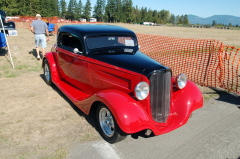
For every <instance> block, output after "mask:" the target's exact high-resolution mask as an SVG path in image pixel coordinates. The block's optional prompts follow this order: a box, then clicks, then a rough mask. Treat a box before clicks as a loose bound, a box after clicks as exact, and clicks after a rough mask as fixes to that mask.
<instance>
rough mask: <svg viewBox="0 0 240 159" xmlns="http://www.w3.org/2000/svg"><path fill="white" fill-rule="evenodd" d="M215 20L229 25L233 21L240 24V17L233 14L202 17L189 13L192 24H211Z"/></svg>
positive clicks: (233, 23) (234, 23)
mask: <svg viewBox="0 0 240 159" xmlns="http://www.w3.org/2000/svg"><path fill="white" fill-rule="evenodd" d="M213 20H215V21H216V23H222V24H225V25H228V24H229V23H232V25H237V24H238V25H240V17H236V16H232V15H214V16H211V17H208V18H201V17H198V16H196V15H191V14H189V15H188V21H189V22H190V23H191V24H204V25H205V24H210V25H212V22H213Z"/></svg>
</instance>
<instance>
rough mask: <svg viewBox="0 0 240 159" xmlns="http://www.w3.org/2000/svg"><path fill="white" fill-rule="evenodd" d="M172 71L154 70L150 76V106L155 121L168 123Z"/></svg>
mask: <svg viewBox="0 0 240 159" xmlns="http://www.w3.org/2000/svg"><path fill="white" fill-rule="evenodd" d="M171 76H172V74H171V71H168V70H163V71H162V70H159V71H154V72H153V73H152V74H151V75H150V77H149V80H150V107H151V114H152V118H153V120H154V121H156V122H159V123H166V121H167V119H168V116H169V114H170V100H171Z"/></svg>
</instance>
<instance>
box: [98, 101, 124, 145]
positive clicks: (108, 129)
mask: <svg viewBox="0 0 240 159" xmlns="http://www.w3.org/2000/svg"><path fill="white" fill-rule="evenodd" d="M97 125H98V128H99V133H100V135H101V136H102V137H103V138H104V139H105V140H106V141H107V142H109V143H116V142H119V141H121V140H124V139H125V138H126V137H127V134H125V133H124V132H122V130H121V129H120V128H119V127H118V125H117V123H116V121H115V119H114V117H113V115H112V113H111V112H110V111H109V109H108V108H107V107H106V106H105V105H104V104H100V105H99V107H98V109H97Z"/></svg>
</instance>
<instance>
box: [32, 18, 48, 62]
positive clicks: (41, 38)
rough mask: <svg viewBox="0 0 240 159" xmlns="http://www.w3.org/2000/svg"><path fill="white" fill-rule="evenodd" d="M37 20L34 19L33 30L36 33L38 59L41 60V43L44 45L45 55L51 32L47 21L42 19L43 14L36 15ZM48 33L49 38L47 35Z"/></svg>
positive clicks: (43, 52)
mask: <svg viewBox="0 0 240 159" xmlns="http://www.w3.org/2000/svg"><path fill="white" fill-rule="evenodd" d="M36 18H37V20H35V21H33V22H32V24H31V26H30V27H31V32H32V33H33V34H34V35H35V45H36V52H37V59H38V60H40V54H39V45H40V44H41V47H42V55H43V56H44V55H45V48H46V47H47V41H48V40H49V32H48V26H47V23H46V22H44V21H42V20H41V19H42V18H41V15H40V14H37V15H36ZM45 35H47V40H46V36H45Z"/></svg>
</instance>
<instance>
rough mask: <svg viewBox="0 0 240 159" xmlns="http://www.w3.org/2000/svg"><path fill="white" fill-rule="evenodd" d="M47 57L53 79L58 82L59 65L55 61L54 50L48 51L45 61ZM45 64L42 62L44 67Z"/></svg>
mask: <svg viewBox="0 0 240 159" xmlns="http://www.w3.org/2000/svg"><path fill="white" fill-rule="evenodd" d="M45 59H46V60H47V61H48V64H49V67H50V72H51V77H52V81H53V82H56V81H57V80H58V71H57V65H56V61H55V58H54V55H53V52H48V53H46V54H45V57H44V58H43V61H44V60H45ZM43 66H44V63H42V67H43Z"/></svg>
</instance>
